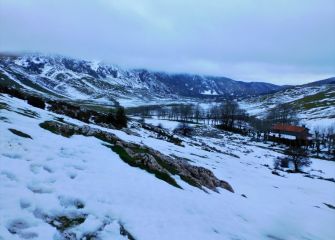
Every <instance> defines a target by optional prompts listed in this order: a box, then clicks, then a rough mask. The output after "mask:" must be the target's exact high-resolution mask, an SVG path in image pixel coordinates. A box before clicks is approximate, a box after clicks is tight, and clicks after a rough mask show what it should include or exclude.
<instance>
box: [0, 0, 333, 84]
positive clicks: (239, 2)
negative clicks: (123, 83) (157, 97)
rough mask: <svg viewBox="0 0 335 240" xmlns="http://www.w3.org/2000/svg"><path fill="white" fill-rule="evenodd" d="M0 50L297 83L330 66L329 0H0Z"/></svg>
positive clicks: (324, 73)
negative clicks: (50, 54) (59, 55)
mask: <svg viewBox="0 0 335 240" xmlns="http://www.w3.org/2000/svg"><path fill="white" fill-rule="evenodd" d="M0 30H1V34H0V51H1V52H22V51H24V52H41V53H52V54H62V55H66V56H70V57H75V58H83V59H97V60H101V61H104V62H108V63H113V64H117V65H120V66H121V67H125V68H147V69H151V70H156V71H166V72H175V73H177V72H187V73H195V74H203V75H216V76H225V77H230V78H233V79H236V80H241V81H264V82H270V83H275V84H280V85H283V84H303V83H307V82H310V81H315V80H320V79H324V78H328V77H333V76H335V1H334V0H290V1H289V0H280V1H279V0H274V1H265V0H234V1H228V0H211V1H204V0H184V1H177V0H169V1H167V0H123V1H115V0H96V1H85V0H81V1H79V0H73V1H66V0H58V1H56V0H26V1H22V0H0Z"/></svg>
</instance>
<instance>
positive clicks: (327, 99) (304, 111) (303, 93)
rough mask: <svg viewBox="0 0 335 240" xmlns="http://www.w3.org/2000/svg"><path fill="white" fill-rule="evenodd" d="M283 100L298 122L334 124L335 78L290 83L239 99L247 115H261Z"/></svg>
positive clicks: (311, 124)
mask: <svg viewBox="0 0 335 240" xmlns="http://www.w3.org/2000/svg"><path fill="white" fill-rule="evenodd" d="M281 103H287V104H289V105H290V106H291V107H292V108H293V109H295V111H296V112H297V113H298V114H299V117H300V119H302V123H305V124H307V125H309V126H310V127H314V126H316V125H323V126H329V125H331V124H335V78H328V79H325V80H320V81H315V82H312V83H308V84H304V85H299V86H293V87H289V88H286V89H283V90H281V91H278V92H276V93H273V94H267V95H264V96H259V97H254V98H247V99H245V100H244V101H243V102H242V104H241V105H242V106H243V108H245V109H246V110H247V111H248V112H249V113H250V114H251V115H255V116H260V117H262V116H265V114H266V111H267V110H268V109H271V108H273V107H275V106H276V105H278V104H281Z"/></svg>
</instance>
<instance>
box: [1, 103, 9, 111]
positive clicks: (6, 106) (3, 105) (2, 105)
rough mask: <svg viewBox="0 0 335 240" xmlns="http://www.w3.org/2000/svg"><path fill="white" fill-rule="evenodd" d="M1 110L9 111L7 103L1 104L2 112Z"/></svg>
mask: <svg viewBox="0 0 335 240" xmlns="http://www.w3.org/2000/svg"><path fill="white" fill-rule="evenodd" d="M1 109H4V110H9V105H8V104H7V103H4V102H0V110H1Z"/></svg>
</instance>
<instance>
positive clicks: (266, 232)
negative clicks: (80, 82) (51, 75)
mask: <svg viewBox="0 0 335 240" xmlns="http://www.w3.org/2000/svg"><path fill="white" fill-rule="evenodd" d="M45 121H60V123H63V124H69V125H76V126H78V127H81V126H83V125H84V123H82V122H79V121H77V120H74V119H71V118H68V117H65V116H60V115H57V114H54V113H51V112H48V111H45V110H41V109H38V108H34V107H31V106H30V105H28V104H27V103H26V102H24V101H23V100H18V99H16V98H11V97H9V96H7V95H1V94H0V196H1V197H0V239H1V240H2V239H4V240H7V239H41V240H46V239H55V240H61V239H85V238H84V237H86V239H130V240H132V239H136V240H151V239H152V240H157V239H161V240H164V239H167V240H171V239H184V240H186V239H190V240H191V239H192V240H196V239H199V240H200V239H201V240H205V239H211V240H213V239H218V240H219V239H220V240H222V239H241V240H242V239H248V240H250V239H255V240H256V239H257V240H259V239H269V240H273V239H276V240H278V239H287V240H290V239H292V240H293V239H301V240H302V239H304V240H306V239H313V240H328V239H334V238H335V229H334V222H335V210H334V206H335V199H334V196H335V183H334V182H332V181H329V179H331V178H334V177H335V174H334V172H335V164H334V162H330V161H322V160H317V159H312V160H313V164H312V166H311V167H309V168H306V169H304V170H305V171H306V174H291V173H287V172H281V173H280V175H281V176H278V175H274V174H272V169H271V166H272V163H273V160H274V159H275V158H276V157H278V156H280V155H281V153H280V151H281V150H280V148H278V147H270V146H269V145H267V144H263V143H255V142H251V141H249V139H248V138H246V137H241V136H239V135H234V134H228V133H224V132H218V133H217V134H214V135H208V136H207V135H206V132H207V131H211V129H210V127H205V126H199V128H198V131H200V132H201V133H200V134H197V135H196V136H195V137H193V138H182V140H183V142H182V145H175V144H173V143H170V142H166V141H164V140H162V139H158V138H157V135H155V133H153V132H151V131H149V130H144V129H143V128H141V127H140V126H139V125H138V124H137V123H136V122H134V121H133V122H131V123H130V126H132V127H131V128H129V129H130V130H128V131H122V130H112V129H106V128H103V127H99V126H95V125H92V124H90V126H89V127H90V128H98V129H100V130H101V131H105V132H108V133H112V134H114V135H115V136H116V137H118V138H120V139H122V140H123V141H126V142H132V143H136V144H140V145H141V146H149V147H151V148H154V149H155V150H156V151H158V152H160V153H161V154H166V155H169V156H172V157H173V158H175V159H177V158H180V159H187V160H188V162H189V163H190V164H191V165H193V166H200V167H204V168H206V169H209V170H211V171H212V172H213V173H214V174H215V176H216V177H218V178H219V179H223V180H225V181H227V182H228V183H229V184H230V185H231V186H232V187H233V189H234V193H232V192H230V191H227V190H225V189H222V188H218V189H217V192H215V191H212V190H210V189H206V188H204V189H199V188H197V187H194V186H192V185H190V184H188V183H186V182H185V181H183V180H182V179H181V178H180V177H179V176H177V175H174V176H173V178H174V179H175V181H176V182H177V183H178V185H179V186H181V188H177V187H174V186H172V185H170V184H167V183H166V182H164V181H162V180H161V179H159V178H156V177H155V176H154V175H153V174H150V173H148V172H146V171H144V170H142V169H140V168H137V167H132V166H130V165H128V164H127V163H125V162H124V161H123V160H122V159H121V157H120V155H119V154H117V153H116V152H114V151H112V150H111V149H110V148H109V147H108V146H106V143H105V142H104V141H103V140H99V139H97V138H95V137H87V136H84V135H78V134H77V135H73V136H71V137H64V136H61V135H57V134H54V133H52V132H50V131H48V130H46V129H44V128H41V127H40V124H41V123H42V122H45ZM155 121H156V122H155ZM152 123H155V124H158V123H159V120H152ZM164 124H166V125H168V123H167V122H163V125H164ZM203 128H204V129H203ZM305 176H309V177H305ZM318 178H320V179H318ZM326 179H328V180H326Z"/></svg>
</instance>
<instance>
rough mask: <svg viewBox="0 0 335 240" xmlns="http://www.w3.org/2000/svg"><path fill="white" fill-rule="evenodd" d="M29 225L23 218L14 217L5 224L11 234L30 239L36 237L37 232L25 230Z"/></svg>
mask: <svg viewBox="0 0 335 240" xmlns="http://www.w3.org/2000/svg"><path fill="white" fill-rule="evenodd" d="M29 227H32V226H31V225H30V224H29V222H28V221H26V220H24V219H14V220H11V221H9V223H8V224H7V229H8V231H9V232H10V233H11V234H13V235H18V236H19V237H20V238H23V239H32V238H36V237H38V234H37V233H35V232H30V231H27V228H29Z"/></svg>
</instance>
